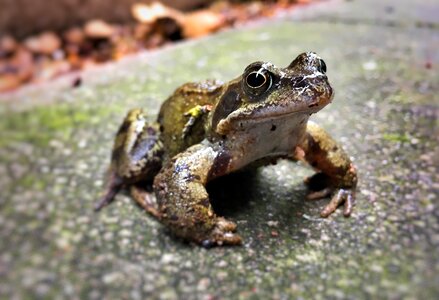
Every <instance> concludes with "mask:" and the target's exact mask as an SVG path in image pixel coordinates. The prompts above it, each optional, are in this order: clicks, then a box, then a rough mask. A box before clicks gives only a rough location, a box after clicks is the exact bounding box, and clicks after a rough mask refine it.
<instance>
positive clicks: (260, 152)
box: [95, 52, 358, 247]
mask: <svg viewBox="0 0 439 300" xmlns="http://www.w3.org/2000/svg"><path fill="white" fill-rule="evenodd" d="M326 73H327V66H326V63H325V62H324V60H323V59H322V58H320V57H319V56H318V55H317V54H316V53H315V52H304V53H301V54H299V55H298V56H297V57H296V58H295V59H294V60H293V61H292V62H291V63H290V64H289V65H288V66H287V67H285V68H281V67H277V66H275V65H274V64H272V63H270V62H264V61H256V62H253V63H251V64H250V65H248V66H247V67H246V68H245V70H244V72H243V73H242V74H241V75H240V76H238V77H236V78H235V79H233V80H231V81H229V82H222V81H218V80H207V81H204V82H192V83H186V84H183V85H182V86H180V87H179V88H177V89H176V90H175V92H174V93H173V94H172V95H171V96H170V97H169V98H168V99H167V100H166V101H165V102H164V103H163V104H162V106H161V108H160V111H159V114H158V117H157V120H156V121H155V122H150V121H148V116H147V113H146V112H145V111H144V110H143V109H140V108H135V109H132V110H130V111H129V112H128V114H127V116H126V117H125V119H124V121H123V122H122V124H121V125H120V127H119V130H118V132H117V134H116V137H115V141H114V146H113V150H112V155H111V163H110V167H109V172H108V174H109V175H108V180H107V186H106V189H105V192H104V194H103V196H102V198H101V199H100V200H99V202H97V204H96V206H95V210H96V211H99V210H100V209H102V208H103V207H104V206H106V205H108V204H109V203H111V202H112V201H113V199H114V198H115V195H116V194H117V193H118V192H119V191H120V190H121V189H129V190H130V194H131V196H132V198H134V200H135V201H136V202H137V203H138V204H139V205H140V207H142V208H143V209H145V210H146V212H148V213H149V214H150V215H152V216H153V217H155V218H156V219H157V220H158V221H159V222H160V223H162V224H163V225H164V226H165V227H167V228H168V229H169V231H170V232H171V233H172V234H174V235H175V236H176V237H179V238H181V239H183V240H185V241H188V242H190V243H195V244H198V245H201V246H204V247H212V246H223V245H240V244H242V241H243V240H242V238H241V236H240V235H239V234H238V232H237V225H236V223H235V222H233V221H231V220H228V219H227V218H225V217H224V216H219V215H217V213H216V212H215V211H214V209H213V207H212V204H211V202H210V198H209V194H208V191H207V189H206V185H207V183H209V182H211V181H212V180H214V179H216V178H219V177H221V176H225V175H228V174H231V173H234V172H238V171H240V170H243V169H247V168H257V167H261V166H264V165H267V164H271V163H275V162H276V161H278V160H279V159H287V160H290V161H294V162H297V161H303V162H305V163H307V164H308V165H310V166H311V167H312V168H313V169H314V170H316V173H315V174H314V175H312V176H311V177H309V178H308V179H306V180H305V183H306V184H307V185H308V186H309V187H310V191H309V194H308V195H307V196H306V198H307V199H309V200H314V199H321V198H330V200H329V203H328V204H327V205H326V206H325V207H324V208H323V210H322V211H321V213H320V216H321V217H323V218H327V217H329V216H330V215H331V214H333V213H334V212H335V211H336V209H337V208H338V207H339V206H343V215H344V216H346V217H349V216H350V215H351V213H352V211H353V207H354V201H355V192H356V186H357V181H358V179H357V170H356V167H355V166H354V164H353V162H352V161H351V159H350V157H349V156H348V155H347V153H346V152H345V151H344V150H343V148H342V146H341V145H340V144H339V143H337V142H336V141H335V140H334V139H333V138H332V137H331V136H330V134H329V133H328V132H327V131H325V130H324V129H323V128H322V127H320V126H319V125H317V124H316V123H314V122H312V121H309V118H310V116H311V115H312V114H314V113H317V112H318V111H320V110H321V109H322V108H324V107H325V106H326V105H328V104H329V103H331V102H332V100H333V98H334V90H333V88H332V86H331V85H330V83H329V80H328V77H327V75H326ZM312 187H314V188H312ZM151 188H152V190H151Z"/></svg>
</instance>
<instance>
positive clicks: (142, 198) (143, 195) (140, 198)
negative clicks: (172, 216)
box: [131, 185, 162, 220]
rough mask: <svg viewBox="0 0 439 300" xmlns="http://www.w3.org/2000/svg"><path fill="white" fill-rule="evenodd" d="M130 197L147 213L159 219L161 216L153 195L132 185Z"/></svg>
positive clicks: (142, 188)
mask: <svg viewBox="0 0 439 300" xmlns="http://www.w3.org/2000/svg"><path fill="white" fill-rule="evenodd" d="M131 196H132V197H133V198H134V200H136V202H137V203H138V204H139V205H140V206H141V207H143V208H144V209H145V210H146V211H147V212H148V213H150V214H151V215H153V216H154V217H156V218H157V219H159V220H160V219H161V217H162V214H161V213H160V211H159V208H158V205H157V198H156V197H155V195H154V193H151V192H148V191H147V190H146V189H145V188H144V187H140V186H137V185H133V186H131Z"/></svg>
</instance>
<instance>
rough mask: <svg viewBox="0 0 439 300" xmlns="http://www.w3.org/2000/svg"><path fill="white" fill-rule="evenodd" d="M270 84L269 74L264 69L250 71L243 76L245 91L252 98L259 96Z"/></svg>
mask: <svg viewBox="0 0 439 300" xmlns="http://www.w3.org/2000/svg"><path fill="white" fill-rule="evenodd" d="M271 84H272V78H271V74H270V72H268V71H267V70H266V69H264V68H260V69H258V70H254V71H251V72H249V73H248V74H247V75H246V76H245V86H246V90H247V91H248V92H249V93H250V94H251V95H254V96H258V95H261V94H262V93H264V92H265V91H267V90H268V89H269V88H270V87H271Z"/></svg>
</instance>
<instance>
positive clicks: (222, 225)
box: [201, 217, 242, 248]
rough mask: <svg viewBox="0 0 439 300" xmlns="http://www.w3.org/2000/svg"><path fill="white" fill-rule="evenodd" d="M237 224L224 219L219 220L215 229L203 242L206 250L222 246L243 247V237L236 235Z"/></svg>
mask: <svg viewBox="0 0 439 300" xmlns="http://www.w3.org/2000/svg"><path fill="white" fill-rule="evenodd" d="M235 231H236V224H235V223H234V222H231V221H228V220H226V219H224V218H221V217H219V218H217V221H216V224H215V227H214V228H213V229H212V231H211V232H210V234H209V235H208V236H207V238H206V239H203V240H202V241H201V245H202V246H203V247H205V248H210V247H213V246H222V245H241V243H242V239H241V237H240V236H239V235H238V234H236V233H235Z"/></svg>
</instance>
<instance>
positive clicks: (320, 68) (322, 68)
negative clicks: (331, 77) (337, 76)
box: [317, 59, 326, 73]
mask: <svg viewBox="0 0 439 300" xmlns="http://www.w3.org/2000/svg"><path fill="white" fill-rule="evenodd" d="M317 70H318V71H319V72H320V73H326V64H325V61H324V60H323V59H319V66H318V67H317Z"/></svg>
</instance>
